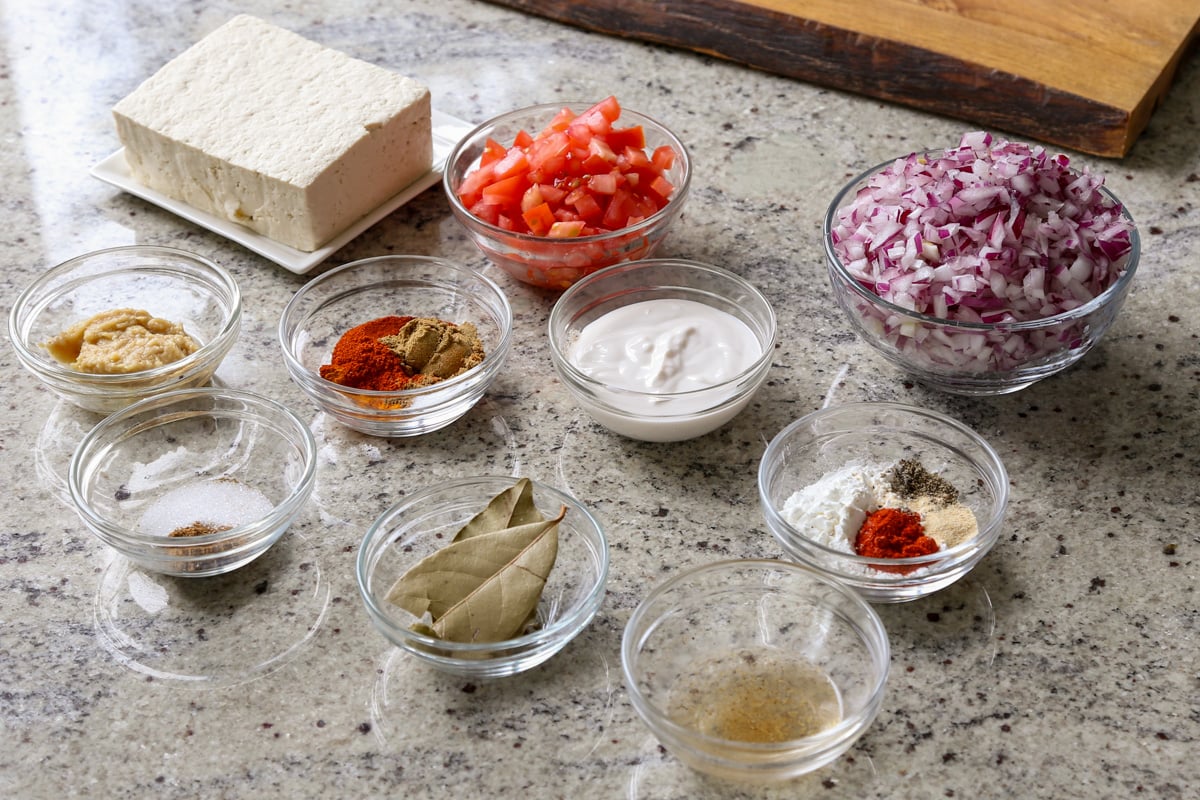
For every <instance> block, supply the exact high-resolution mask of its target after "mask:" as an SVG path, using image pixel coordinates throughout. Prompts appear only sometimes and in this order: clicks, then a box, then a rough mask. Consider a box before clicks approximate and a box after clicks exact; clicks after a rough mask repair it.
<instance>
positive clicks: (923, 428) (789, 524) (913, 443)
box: [758, 403, 1008, 603]
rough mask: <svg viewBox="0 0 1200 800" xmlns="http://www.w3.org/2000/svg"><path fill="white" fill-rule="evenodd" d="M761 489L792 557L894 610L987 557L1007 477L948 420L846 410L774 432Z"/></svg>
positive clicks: (969, 434)
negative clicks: (777, 432)
mask: <svg viewBox="0 0 1200 800" xmlns="http://www.w3.org/2000/svg"><path fill="white" fill-rule="evenodd" d="M758 490H759V498H760V501H761V504H762V508H763V515H764V516H765V518H766V522H767V527H768V528H769V529H770V531H771V533H772V534H773V535H774V536H775V538H776V540H777V541H778V542H779V543H780V544H781V545H782V546H783V549H784V550H785V552H786V553H787V555H788V556H789V557H791V558H792V559H794V560H796V561H799V562H801V563H804V564H808V565H809V566H812V567H814V568H816V569H819V570H821V571H822V572H825V573H826V574H828V575H831V576H832V577H834V578H837V579H838V580H840V581H843V582H844V583H846V584H848V585H850V586H852V587H853V588H855V589H857V590H858V591H859V592H860V593H862V594H863V596H864V597H866V598H867V599H868V600H870V601H872V602H878V603H895V602H903V601H907V600H915V599H917V598H919V597H923V596H925V595H927V594H930V593H932V592H936V591H938V590H939V589H943V588H945V587H947V586H949V585H950V584H952V583H954V582H955V581H956V580H958V579H959V578H961V577H963V576H964V575H966V574H967V573H968V572H969V571H970V570H971V569H972V568H973V567H974V566H975V564H976V563H978V561H979V560H980V559H981V558H983V556H984V555H986V554H987V552H988V551H989V550H990V549H991V548H992V546H993V545H994V544H995V543H996V539H997V537H998V536H999V534H1000V530H1001V527H1002V524H1003V520H1004V514H1005V510H1006V507H1007V505H1008V473H1007V472H1006V470H1005V468H1004V465H1003V463H1001V461H1000V457H999V455H998V454H997V453H996V451H995V450H994V449H993V448H992V447H991V445H989V444H988V443H987V441H985V440H984V439H983V438H982V437H981V436H979V434H978V433H976V432H975V431H973V430H971V429H970V428H968V427H967V426H966V425H963V424H962V423H960V422H958V421H957V420H954V419H952V418H950V417H948V416H946V415H945V414H941V413H939V412H936V411H931V410H928V409H922V408H916V407H913V406H906V405H900V404H894V403H849V404H845V405H839V406H830V407H827V408H823V409H821V410H820V411H816V412H813V413H812V414H809V415H807V416H805V417H803V418H801V419H799V420H796V421H795V422H793V423H792V424H791V425H788V426H787V427H786V428H784V429H783V430H782V431H780V432H779V434H778V435H776V437H775V438H774V439H773V440H772V441H771V443H770V444H769V445H768V446H767V449H766V452H765V453H764V454H763V457H762V460H761V462H760V464H759V472H758Z"/></svg>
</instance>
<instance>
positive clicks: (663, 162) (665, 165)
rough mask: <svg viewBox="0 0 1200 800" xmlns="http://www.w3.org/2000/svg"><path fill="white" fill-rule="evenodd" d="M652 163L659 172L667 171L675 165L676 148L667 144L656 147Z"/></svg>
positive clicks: (651, 159) (651, 158)
mask: <svg viewBox="0 0 1200 800" xmlns="http://www.w3.org/2000/svg"><path fill="white" fill-rule="evenodd" d="M650 163H651V164H653V165H654V168H655V169H657V170H658V171H659V172H666V171H667V170H669V169H670V168H671V167H673V166H675V149H674V148H673V147H671V146H670V145H666V144H664V145H660V146H658V147H656V148H654V155H652V156H651V157H650Z"/></svg>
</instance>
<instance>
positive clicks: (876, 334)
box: [822, 159, 1141, 396]
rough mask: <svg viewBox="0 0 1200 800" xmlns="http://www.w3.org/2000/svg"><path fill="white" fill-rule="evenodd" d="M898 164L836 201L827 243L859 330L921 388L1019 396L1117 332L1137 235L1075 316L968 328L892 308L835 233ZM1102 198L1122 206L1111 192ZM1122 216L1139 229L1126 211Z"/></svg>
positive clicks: (857, 182) (841, 294)
mask: <svg viewBox="0 0 1200 800" xmlns="http://www.w3.org/2000/svg"><path fill="white" fill-rule="evenodd" d="M895 162H896V159H892V160H889V161H886V162H884V163H882V164H877V165H876V166H874V167H872V168H871V169H869V170H867V171H865V172H863V173H862V174H861V175H859V176H858V177H856V178H854V179H853V180H852V181H850V182H849V183H848V184H846V186H845V187H844V188H842V190H841V191H839V192H838V193H837V195H835V196H834V198H833V200H832V202H830V204H829V208H828V210H827V211H826V213H825V219H824V223H823V225H822V238H823V240H824V244H825V261H826V266H827V268H828V273H829V280H830V284H831V286H832V291H833V296H834V299H835V300H836V301H837V303H838V305H839V306H840V307H841V309H842V310H843V311H844V312H845V314H846V318H847V319H848V320H849V322H850V324H851V326H852V327H853V328H854V331H855V332H856V333H857V334H858V335H859V337H861V338H862V340H863V341H865V342H866V343H867V344H869V345H870V346H871V347H873V348H874V349H875V350H876V351H878V352H879V353H880V354H881V355H882V356H883V357H884V358H885V359H887V360H888V361H890V362H891V363H892V364H894V365H896V366H897V367H899V368H900V369H901V370H903V371H904V372H906V373H908V374H909V375H911V376H912V377H913V378H915V379H916V380H918V381H920V382H921V383H923V384H925V385H927V386H930V387H933V388H935V389H939V390H942V391H945V392H950V393H953V394H959V395H976V396H986V395H1000V394H1007V393H1010V392H1016V391H1019V390H1021V389H1024V388H1025V387H1027V386H1029V385H1031V384H1033V383H1035V382H1037V381H1039V380H1042V379H1043V378H1047V377H1049V376H1051V375H1054V374H1056V373H1058V372H1061V371H1062V370H1064V369H1066V368H1067V367H1069V366H1071V365H1072V364H1074V363H1075V362H1077V361H1078V360H1079V359H1081V358H1082V357H1083V356H1084V355H1085V354H1086V353H1087V352H1088V351H1089V350H1091V349H1092V347H1094V346H1095V344H1096V342H1098V341H1099V340H1100V338H1101V337H1102V336H1103V335H1104V333H1105V332H1106V331H1107V330H1108V329H1109V327H1110V326H1111V325H1112V323H1113V321H1114V320H1115V319H1116V317H1117V314H1118V313H1119V312H1120V310H1121V307H1122V305H1124V303H1125V298H1126V296H1127V295H1128V294H1129V289H1130V286H1131V285H1132V283H1133V276H1134V273H1135V272H1136V271H1137V266H1138V262H1139V258H1140V251H1141V240H1140V237H1139V236H1138V232H1137V229H1136V228H1134V229H1133V230H1132V233H1131V244H1132V250H1131V252H1130V253H1129V255H1128V256H1127V259H1126V261H1125V265H1124V274H1122V275H1121V277H1119V278H1118V279H1117V280H1116V281H1115V282H1114V283H1112V285H1110V286H1109V287H1108V288H1107V289H1105V290H1104V291H1103V292H1101V293H1100V294H1098V295H1096V296H1095V297H1094V298H1092V299H1091V300H1090V301H1088V302H1086V303H1084V304H1083V305H1080V306H1079V307H1077V308H1075V309H1074V310H1072V311H1068V312H1065V313H1060V314H1056V315H1053V316H1048V317H1042V318H1040V319H1033V320H1028V321H1023V322H997V323H986V322H960V321H955V320H951V319H942V318H939V317H936V316H931V315H928V314H923V313H917V312H915V311H912V310H910V309H906V308H904V307H902V306H899V305H896V304H894V303H891V302H888V301H887V300H884V299H882V298H880V297H879V295H877V294H875V292H874V291H872V290H871V289H870V288H868V287H867V286H864V285H863V284H862V283H860V282H859V280H857V279H856V278H855V277H854V276H853V275H852V274H851V273H850V271H849V270H848V269H847V267H846V265H845V264H844V263H843V261H842V259H841V258H840V257H839V255H838V253H837V249H836V247H835V244H834V239H833V236H832V235H831V232H832V230H833V228H834V226H835V224H836V219H837V214H838V211H839V210H840V209H841V208H842V207H843V206H844V205H846V204H848V203H849V202H850V201H851V200H852V199H853V198H854V197H855V196H856V195H857V194H858V193H859V191H861V190H862V189H863V188H864V187H865V186H866V184H867V183H868V181H870V180H871V179H872V177H874V176H875V175H876V174H877V173H878V172H880V171H881V170H883V169H886V168H888V167H891V166H892V165H893V164H894V163H895ZM1100 191H1101V192H1102V193H1103V195H1104V196H1105V197H1106V198H1108V200H1109V201H1110V202H1111V203H1113V204H1117V205H1120V202H1119V201H1118V199H1117V198H1116V196H1115V195H1114V194H1113V193H1112V192H1110V191H1109V190H1108V189H1107V188H1105V187H1101V188H1100ZM1121 213H1122V216H1124V217H1125V218H1126V220H1127V221H1128V222H1129V223H1130V224H1132V222H1133V220H1132V217H1130V215H1129V213H1128V211H1126V210H1125V209H1124V207H1123V206H1122V210H1121Z"/></svg>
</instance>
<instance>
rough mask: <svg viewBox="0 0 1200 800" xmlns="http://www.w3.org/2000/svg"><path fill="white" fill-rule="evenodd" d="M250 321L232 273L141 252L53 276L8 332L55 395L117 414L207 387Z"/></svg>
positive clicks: (25, 295)
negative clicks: (131, 406)
mask: <svg viewBox="0 0 1200 800" xmlns="http://www.w3.org/2000/svg"><path fill="white" fill-rule="evenodd" d="M241 320H242V296H241V292H240V290H239V289H238V285H237V282H236V281H235V280H234V279H233V276H232V275H230V274H229V272H228V271H226V270H225V269H224V268H223V267H221V266H219V265H218V264H216V263H214V262H213V261H210V260H209V259H206V258H204V257H202V256H199V255H196V254H194V253H189V252H186V251H184V250H179V249H177V248H172V247H152V246H144V245H136V246H130V247H113V248H109V249H106V250H98V251H95V252H91V253H85V254H84V255H81V256H77V257H75V258H72V259H70V260H68V261H65V262H63V263H61V264H59V265H57V266H55V267H52V268H50V269H48V270H46V271H45V272H44V273H42V274H41V275H40V276H38V278H37V279H36V280H35V281H34V282H33V283H32V284H30V285H29V286H28V287H26V289H25V290H24V291H22V292H21V294H20V296H18V297H17V300H16V302H15V303H13V307H12V312H11V314H10V315H9V320H8V333H9V339H10V341H11V342H12V344H13V349H14V350H15V351H16V353H17V359H18V360H19V361H20V362H21V365H22V366H23V367H25V369H27V370H28V371H29V372H30V373H32V374H33V375H34V376H35V377H37V378H38V380H40V381H41V382H42V383H43V384H44V385H45V386H47V387H48V388H49V389H50V390H51V391H53V392H54V393H55V394H56V395H58V396H59V397H61V398H63V399H64V400H66V401H68V402H70V403H72V404H74V405H76V406H79V407H80V408H83V409H86V410H88V411H94V412H97V413H103V414H107V413H110V412H113V411H117V410H119V409H121V408H124V407H125V406H128V405H129V404H131V403H134V402H137V401H138V400H142V399H145V398H147V397H152V396H154V395H156V394H161V393H163V392H167V391H172V390H175V389H186V388H190V387H194V386H202V385H204V384H205V383H207V382H208V381H209V379H210V378H211V377H212V374H213V372H215V371H216V369H217V367H218V366H219V365H220V364H221V361H222V360H223V359H224V358H225V356H226V355H227V354H228V353H229V350H230V349H231V348H232V347H233V345H234V343H235V342H236V341H237V337H238V332H239V330H240V328H241Z"/></svg>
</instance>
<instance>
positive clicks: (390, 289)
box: [279, 255, 512, 437]
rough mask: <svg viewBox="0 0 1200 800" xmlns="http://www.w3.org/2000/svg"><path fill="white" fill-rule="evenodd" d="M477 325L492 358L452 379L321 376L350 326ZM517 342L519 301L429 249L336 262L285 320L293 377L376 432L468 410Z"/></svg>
mask: <svg viewBox="0 0 1200 800" xmlns="http://www.w3.org/2000/svg"><path fill="white" fill-rule="evenodd" d="M389 315H398V316H412V317H433V318H436V319H441V320H445V321H447V322H453V323H456V324H460V323H464V322H471V323H474V325H475V327H476V329H477V330H478V332H479V337H480V340H481V341H482V343H483V348H484V353H485V357H484V359H483V361H482V363H480V364H479V365H478V366H475V367H474V368H472V369H469V370H467V371H466V372H464V373H462V374H461V375H458V376H456V377H453V378H447V379H446V380H443V381H440V382H437V383H433V384H430V385H428V386H423V387H419V388H413V389H404V390H399V391H391V392H379V391H371V390H366V389H354V388H350V387H347V386H342V385H340V384H337V383H334V382H332V381H328V380H326V379H325V378H322V377H321V374H320V368H321V366H322V365H324V364H328V363H330V358H331V354H332V352H333V347H334V345H335V344H337V342H338V339H339V338H340V337H341V336H342V334H344V333H345V332H346V331H347V330H349V329H350V328H352V327H355V326H356V325H360V324H362V323H364V322H367V321H369V320H372V319H375V318H378V317H383V316H389ZM511 341H512V309H511V308H510V307H509V304H508V298H507V297H505V295H504V292H503V291H502V290H501V289H500V287H499V286H497V285H496V284H495V282H493V281H492V280H491V279H489V278H487V277H486V276H484V275H482V274H480V273H479V272H477V271H475V270H473V269H470V268H468V267H464V266H461V265H459V264H455V263H453V262H450V261H446V260H444V259H440V258H431V257H427V256H410V255H394V256H378V257H376V258H367V259H363V260H361V261H352V262H350V263H348V264H344V265H343V266H341V267H338V268H336V269H333V270H330V271H329V272H326V273H324V274H322V275H320V276H319V277H317V278H314V279H313V280H312V281H310V282H309V283H308V284H306V285H305V286H304V287H302V288H301V289H300V291H298V292H296V294H295V295H294V296H293V297H292V299H291V302H289V303H288V304H287V307H286V308H285V309H284V311H283V315H282V317H281V319H280V321H279V342H280V344H281V346H282V347H283V359H284V364H285V365H286V366H287V370H288V374H289V375H291V378H292V380H293V381H295V382H296V384H297V385H298V386H299V387H300V388H301V389H303V390H304V392H305V393H306V394H307V395H308V396H309V397H310V398H311V399H312V400H313V401H314V402H315V403H316V404H317V406H319V407H320V408H321V410H323V411H324V412H325V413H327V414H329V415H330V416H331V417H333V418H334V419H336V420H337V421H338V422H340V423H342V424H343V425H346V426H347V427H350V428H353V429H354V430H357V431H360V432H362V433H366V434H370V435H373V436H387V437H405V436H419V435H421V434H425V433H429V432H431V431H436V430H438V429H439V428H443V427H445V426H447V425H449V424H451V423H452V422H454V421H455V420H457V419H459V418H460V417H462V416H463V415H464V414H466V413H467V412H468V411H470V410H471V408H472V407H473V406H474V405H475V404H476V403H477V402H479V399H480V398H482V397H483V395H484V393H485V392H486V391H487V388H488V386H489V385H490V384H491V382H492V380H494V379H495V377H496V375H498V374H499V372H500V370H501V368H502V367H503V365H504V361H505V359H506V358H507V357H508V352H509V346H510V343H511Z"/></svg>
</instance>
